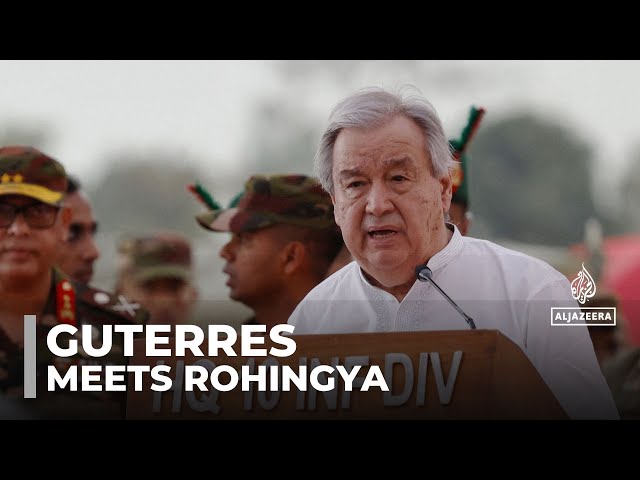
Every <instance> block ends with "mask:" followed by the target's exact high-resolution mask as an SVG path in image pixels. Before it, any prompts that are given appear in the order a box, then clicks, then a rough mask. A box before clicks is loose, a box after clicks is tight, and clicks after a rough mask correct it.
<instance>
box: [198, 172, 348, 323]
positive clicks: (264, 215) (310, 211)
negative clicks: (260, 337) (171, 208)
mask: <svg viewBox="0 0 640 480" xmlns="http://www.w3.org/2000/svg"><path fill="white" fill-rule="evenodd" d="M190 190H191V191H192V192H193V193H195V194H196V195H198V192H199V193H200V195H199V198H200V199H201V200H202V198H201V197H202V196H204V197H205V198H208V199H209V201H208V202H207V201H203V203H205V205H206V206H208V208H209V211H207V212H205V213H201V214H199V215H197V216H196V220H197V221H198V223H199V224H200V225H201V226H202V227H203V228H205V229H207V230H212V231H214V232H231V233H236V234H238V233H242V232H251V231H255V230H259V229H262V228H266V227H270V226H273V225H294V226H297V227H303V228H308V229H310V230H315V231H322V232H325V233H326V235H324V239H323V240H324V241H325V242H326V244H327V246H328V247H327V257H328V258H327V263H328V264H329V263H330V262H331V261H332V260H333V259H334V258H335V257H336V255H337V254H338V252H339V251H340V248H341V247H343V246H344V243H343V242H342V235H341V233H340V229H339V228H338V226H337V225H336V223H335V218H334V216H333V203H332V202H331V197H330V196H329V194H328V193H327V192H326V191H325V190H324V189H323V188H322V186H321V185H320V183H319V182H318V180H317V179H315V178H313V177H309V176H306V175H294V174H290V175H271V176H264V175H254V176H252V177H250V178H249V180H247V182H246V183H245V188H244V191H243V192H241V193H239V194H237V195H236V196H235V197H234V199H233V200H232V202H231V203H230V205H229V207H228V208H226V209H223V208H220V207H219V206H218V204H217V202H215V201H213V200H212V199H211V196H210V195H209V194H208V192H206V190H204V189H203V188H202V187H200V186H198V187H197V188H195V187H191V188H190ZM243 323H244V324H254V325H255V324H258V323H259V322H258V321H257V320H256V317H255V316H252V317H250V318H248V319H247V320H245V322H243Z"/></svg>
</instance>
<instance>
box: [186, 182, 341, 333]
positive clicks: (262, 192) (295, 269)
mask: <svg viewBox="0 0 640 480" xmlns="http://www.w3.org/2000/svg"><path fill="white" fill-rule="evenodd" d="M202 190H203V189H202ZM201 197H202V194H200V195H199V198H200V199H201V200H202V198H201ZM208 197H209V198H211V197H210V196H208ZM238 198H239V202H237V204H236V206H235V207H232V208H226V209H219V208H218V209H216V208H215V207H216V206H217V204H215V203H212V202H206V201H205V202H204V203H205V205H206V206H207V208H209V211H208V212H205V213H202V214H200V215H198V216H197V217H196V219H197V221H198V223H199V224H200V225H201V226H202V227H203V228H206V229H208V230H212V231H214V232H229V233H231V234H232V237H231V239H230V240H229V242H227V243H226V244H225V245H224V246H223V247H222V249H221V250H220V256H221V257H222V258H223V259H224V260H225V261H226V263H225V265H224V268H223V272H224V273H225V274H226V275H227V276H228V279H227V282H226V285H227V286H228V287H229V288H230V292H229V296H230V297H231V298H232V299H233V300H235V301H237V302H241V303H243V304H245V305H246V306H248V307H249V308H251V309H252V310H253V312H254V316H253V317H251V318H249V319H247V321H246V322H245V323H253V324H264V325H266V326H267V329H270V328H272V327H273V326H274V325H277V324H282V323H287V319H288V318H289V315H290V314H291V312H293V310H294V308H295V307H296V305H298V303H299V302H300V301H301V300H302V299H303V298H304V297H305V295H306V294H307V293H308V292H309V291H310V290H311V289H312V288H313V287H315V286H316V285H317V284H318V283H320V282H321V281H322V280H323V279H324V278H325V276H326V273H327V269H328V268H329V265H330V264H331V262H332V261H333V260H334V259H335V257H336V255H337V254H338V252H339V250H340V248H341V247H342V245H343V242H342V236H341V234H340V230H339V229H338V227H337V225H336V224H335V220H334V218H333V205H332V203H331V198H330V196H329V194H328V193H327V192H325V191H324V190H323V189H322V187H321V186H320V184H319V183H318V181H317V180H316V179H315V178H313V177H308V176H306V175H297V174H289V175H272V176H262V175H256V176H252V177H251V178H250V179H249V180H248V181H247V182H246V184H245V189H244V193H243V194H242V195H241V198H240V197H238V196H236V199H238ZM232 203H233V202H232Z"/></svg>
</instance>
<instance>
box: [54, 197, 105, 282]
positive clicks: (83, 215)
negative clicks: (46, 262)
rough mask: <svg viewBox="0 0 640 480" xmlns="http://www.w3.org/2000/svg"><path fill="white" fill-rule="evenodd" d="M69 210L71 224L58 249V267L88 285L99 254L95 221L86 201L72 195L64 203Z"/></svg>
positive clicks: (83, 198)
mask: <svg viewBox="0 0 640 480" xmlns="http://www.w3.org/2000/svg"><path fill="white" fill-rule="evenodd" d="M64 203H65V205H67V206H68V207H69V208H70V209H71V224H70V225H69V231H68V234H67V238H66V241H64V242H63V243H62V245H61V247H60V257H59V259H58V266H59V267H60V269H61V270H62V271H63V272H64V273H66V274H67V275H69V276H70V277H71V278H73V279H75V280H78V281H80V282H84V283H89V282H90V281H91V278H92V277H93V264H94V262H95V261H96V260H97V259H98V257H99V255H100V253H99V252H98V248H97V247H96V243H95V239H94V236H95V233H96V229H97V223H96V219H95V218H94V216H93V210H92V209H91V205H90V204H89V202H88V200H87V199H86V198H85V197H84V196H83V195H82V194H81V193H80V192H76V193H73V194H71V195H69V196H67V198H65V201H64Z"/></svg>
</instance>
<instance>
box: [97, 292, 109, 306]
mask: <svg viewBox="0 0 640 480" xmlns="http://www.w3.org/2000/svg"><path fill="white" fill-rule="evenodd" d="M93 300H94V301H95V302H96V303H97V304H99V305H106V304H107V303H109V295H108V294H106V293H104V292H96V294H95V295H94V296H93Z"/></svg>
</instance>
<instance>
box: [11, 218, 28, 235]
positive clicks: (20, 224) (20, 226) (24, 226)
mask: <svg viewBox="0 0 640 480" xmlns="http://www.w3.org/2000/svg"><path fill="white" fill-rule="evenodd" d="M30 230H31V227H29V224H28V223H27V221H26V220H25V219H24V217H23V216H22V214H21V213H18V214H17V215H16V218H14V219H13V222H12V223H11V225H9V228H8V229H7V232H10V233H12V234H13V235H23V234H25V233H27V232H29V231H30Z"/></svg>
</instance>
